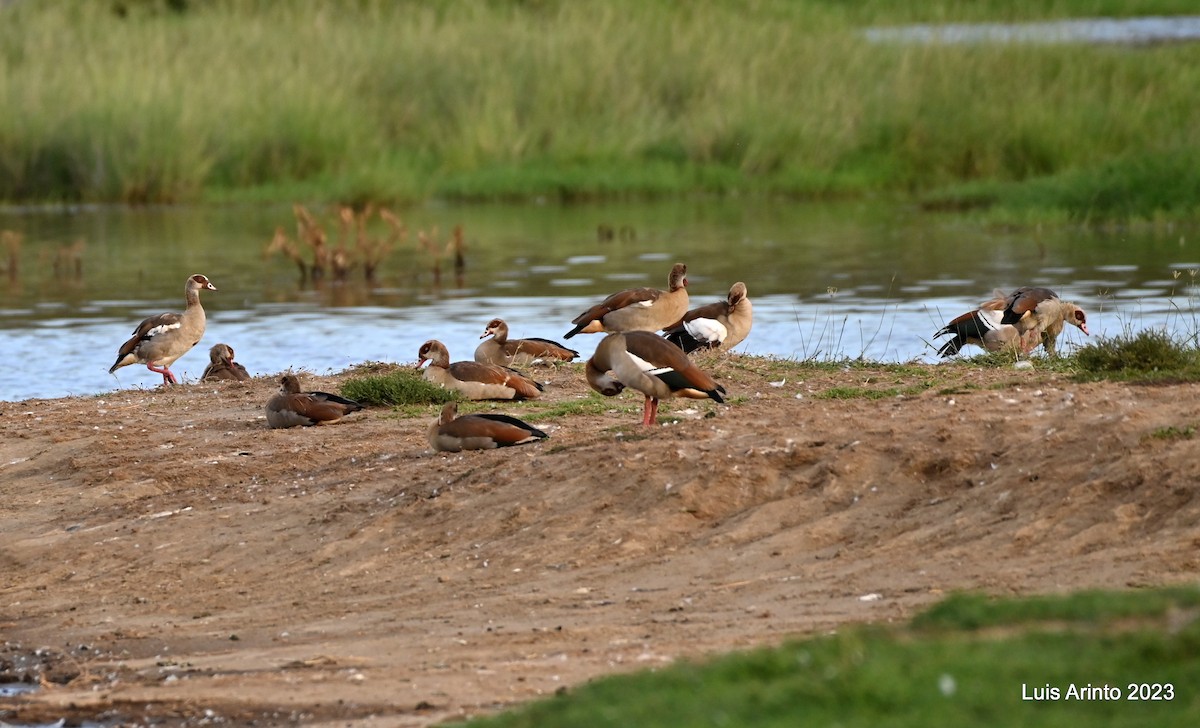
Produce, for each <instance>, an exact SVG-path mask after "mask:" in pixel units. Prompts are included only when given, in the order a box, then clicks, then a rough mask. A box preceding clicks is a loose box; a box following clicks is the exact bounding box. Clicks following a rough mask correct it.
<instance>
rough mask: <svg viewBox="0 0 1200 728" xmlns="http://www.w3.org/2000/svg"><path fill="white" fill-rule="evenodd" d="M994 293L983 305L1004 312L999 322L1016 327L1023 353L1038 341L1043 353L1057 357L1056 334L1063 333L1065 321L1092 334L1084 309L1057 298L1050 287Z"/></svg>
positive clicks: (1028, 350)
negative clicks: (1043, 349)
mask: <svg viewBox="0 0 1200 728" xmlns="http://www.w3.org/2000/svg"><path fill="white" fill-rule="evenodd" d="M994 295H995V298H994V299H993V300H991V301H988V302H987V303H985V304H983V308H991V309H996V308H999V309H1000V310H1001V311H1003V316H1002V317H1001V319H1000V323H1002V324H1011V325H1013V326H1015V327H1016V328H1017V331H1019V332H1020V333H1021V337H1022V339H1023V341H1024V347H1025V351H1026V352H1030V351H1032V350H1033V349H1034V348H1035V347H1036V346H1037V344H1038V342H1039V340H1040V342H1041V344H1042V345H1043V346H1045V347H1046V353H1048V354H1049V355H1050V356H1057V355H1058V350H1057V341H1058V335H1059V334H1061V333H1062V330H1063V324H1064V323H1070V324H1072V325H1073V326H1078V327H1079V330H1080V331H1082V332H1083V333H1084V334H1086V335H1088V336H1090V335H1091V333H1090V332H1089V331H1088V328H1087V314H1085V313H1084V312H1083V309H1082V308H1080V307H1079V306H1076V305H1075V304H1073V303H1068V302H1066V301H1063V300H1061V299H1059V297H1058V294H1057V293H1055V292H1054V291H1052V290H1050V289H1049V288H1032V287H1029V286H1025V287H1022V288H1018V289H1017V290H1015V291H1013V292H1012V293H1011V294H1008V295H1005V294H1004V292H1003V291H1000V290H997V291H995V292H994ZM1030 332H1034V333H1032V334H1030Z"/></svg>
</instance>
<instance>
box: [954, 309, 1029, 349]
mask: <svg viewBox="0 0 1200 728" xmlns="http://www.w3.org/2000/svg"><path fill="white" fill-rule="evenodd" d="M1003 317H1004V312H1003V311H1000V310H996V309H994V308H977V309H975V310H974V311H968V312H967V313H964V314H963V315H962V316H959V317H957V318H954V319H951V321H950V323H948V324H946V325H945V326H943V327H942V328H941V329H939V330H938V332H937V333H936V334H934V335H933V338H935V339H936V338H938V337H939V336H945V335H946V334H954V338H952V339H950V340H949V341H947V342H946V343H945V344H943V345H942V348H940V349H938V354H939V355H941V356H944V357H945V356H953V355H954V354H957V353H958V352H959V351H961V350H962V348H963V347H964V346H966V345H967V344H974V345H975V346H981V347H983V348H984V349H987V350H988V351H999V350H1001V349H1006V348H1008V349H1012V350H1014V351H1023V352H1024V351H1027V348H1026V347H1025V346H1024V345H1023V344H1022V340H1021V332H1020V331H1018V330H1017V327H1016V326H1013V325H1012V324H1004V323H1000V321H1001V319H1002V318H1003Z"/></svg>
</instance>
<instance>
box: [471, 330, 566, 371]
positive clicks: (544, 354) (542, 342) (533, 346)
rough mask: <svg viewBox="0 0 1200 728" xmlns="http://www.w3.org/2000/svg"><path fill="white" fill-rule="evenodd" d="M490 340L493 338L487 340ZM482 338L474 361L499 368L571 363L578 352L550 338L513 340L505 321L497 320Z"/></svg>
mask: <svg viewBox="0 0 1200 728" xmlns="http://www.w3.org/2000/svg"><path fill="white" fill-rule="evenodd" d="M488 337H491V338H488ZM479 338H481V339H487V341H485V342H483V343H482V344H480V345H479V346H477V347H475V361H477V362H479V363H481V364H495V365H496V366H502V367H511V366H527V365H529V364H539V363H545V362H560V361H571V360H572V359H574V358H575V357H577V356H579V352H577V351H575V350H574V349H568V348H567V347H565V346H563V345H562V344H560V343H558V342H557V341H550V340H549V339H538V338H529V339H510V338H508V324H506V323H504V319H499V318H494V319H492V320H491V321H489V322H488V325H487V327H486V328H484V330H483V335H482V336H480V337H479Z"/></svg>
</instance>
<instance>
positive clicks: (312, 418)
mask: <svg viewBox="0 0 1200 728" xmlns="http://www.w3.org/2000/svg"><path fill="white" fill-rule="evenodd" d="M279 384H280V387H279V393H278V394H276V395H275V396H274V397H271V399H269V400H267V424H268V425H270V426H271V427H272V428H274V429H283V428H285V427H300V426H303V427H310V426H312V425H332V424H333V423H335V422H338V421H340V420H341V419H342V418H343V417H345V416H346V415H348V414H350V413H351V412H357V411H359V410H360V409H362V408H363V406H362V405H361V404H359V403H358V402H355V401H353V400H350V399H344V398H342V397H339V396H337V395H336V394H329V393H327V392H301V391H300V378H299V377H297V376H296V375H295V374H285V375H283V378H281V379H280V380H279Z"/></svg>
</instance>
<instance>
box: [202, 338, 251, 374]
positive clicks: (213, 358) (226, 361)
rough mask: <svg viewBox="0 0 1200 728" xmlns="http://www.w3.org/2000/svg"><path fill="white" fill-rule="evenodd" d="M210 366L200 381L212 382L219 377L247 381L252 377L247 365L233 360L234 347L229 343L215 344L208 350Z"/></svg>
mask: <svg viewBox="0 0 1200 728" xmlns="http://www.w3.org/2000/svg"><path fill="white" fill-rule="evenodd" d="M208 360H209V365H208V368H206V369H205V370H204V374H201V375H200V381H202V382H212V381H216V380H219V379H224V380H229V381H237V382H245V381H248V380H249V379H250V372H248V371H246V367H244V366H242V365H241V364H238V363H237V362H236V361H234V360H233V347H232V346H230V345H229V344H213V348H211V349H209V350H208Z"/></svg>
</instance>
